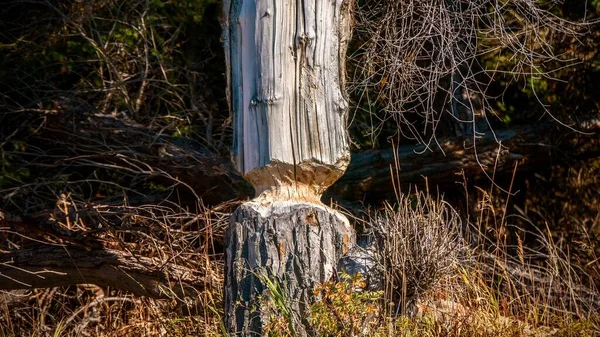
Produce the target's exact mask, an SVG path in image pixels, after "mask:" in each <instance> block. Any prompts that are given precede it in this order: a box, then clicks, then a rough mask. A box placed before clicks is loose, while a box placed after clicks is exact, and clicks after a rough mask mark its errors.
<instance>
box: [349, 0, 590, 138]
mask: <svg viewBox="0 0 600 337" xmlns="http://www.w3.org/2000/svg"><path fill="white" fill-rule="evenodd" d="M559 3H560V0H559V1H537V0H508V1H496V0H427V1H421V0H367V1H364V2H361V5H359V6H358V7H357V9H356V28H355V34H356V36H357V37H356V41H357V42H358V43H359V45H358V46H357V47H356V52H355V53H354V54H353V55H351V57H350V62H351V69H354V74H352V75H351V76H352V77H353V81H352V83H351V85H350V87H349V89H350V92H352V93H353V94H354V95H355V97H356V99H357V100H358V101H357V102H356V103H357V107H358V109H362V110H365V109H366V110H368V112H370V113H371V117H370V118H371V121H370V122H371V124H372V126H373V127H374V130H373V131H372V134H371V135H372V136H374V135H376V134H377V132H378V131H379V130H381V128H382V127H383V124H384V123H385V122H386V121H387V120H389V119H394V120H395V121H396V122H397V123H398V125H399V126H400V131H401V132H403V135H404V136H407V137H409V138H415V139H417V140H418V141H419V142H421V143H430V142H431V141H432V140H434V139H435V134H436V129H437V128H438V125H439V122H440V120H442V118H443V116H442V115H443V113H449V116H451V117H450V118H449V119H450V120H451V121H452V120H454V122H453V123H454V124H455V125H456V128H457V129H456V130H455V131H456V132H457V133H458V134H472V135H476V134H477V132H478V131H480V132H481V131H485V129H486V128H488V127H489V121H488V120H487V117H486V114H488V113H490V112H493V111H492V106H491V103H490V99H491V98H492V97H490V96H489V95H488V93H487V89H488V86H489V84H490V83H491V82H492V81H493V80H494V79H495V78H496V77H499V76H500V75H510V76H509V77H510V78H511V79H512V80H516V79H518V78H519V76H523V77H526V78H529V77H539V78H542V77H544V78H551V77H552V75H553V71H554V70H555V69H557V68H561V67H565V66H566V65H568V64H569V63H573V59H572V56H569V55H561V54H560V52H556V51H555V49H554V47H553V45H552V41H553V40H556V39H559V38H565V37H566V38H570V39H573V40H574V41H577V38H578V37H580V36H581V34H583V32H584V30H585V29H586V28H587V27H589V24H588V23H585V22H584V23H575V22H570V21H568V20H565V19H562V18H560V17H559V16H557V15H556V14H554V13H555V12H556V10H555V6H557V5H558V4H559ZM482 57H486V58H487V59H489V60H492V62H486V64H484V63H483V62H481V60H482ZM542 105H543V104H542ZM379 108H380V109H381V111H375V110H378V109H379ZM546 112H548V111H546ZM428 137H429V138H428Z"/></svg>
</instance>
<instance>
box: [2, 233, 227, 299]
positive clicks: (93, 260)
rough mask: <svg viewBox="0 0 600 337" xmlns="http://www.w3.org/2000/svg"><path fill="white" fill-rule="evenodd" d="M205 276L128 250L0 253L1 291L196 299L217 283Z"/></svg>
mask: <svg viewBox="0 0 600 337" xmlns="http://www.w3.org/2000/svg"><path fill="white" fill-rule="evenodd" d="M216 282H217V280H216V279H213V280H211V279H210V276H208V275H201V272H199V271H194V270H191V269H188V268H185V267H181V266H176V265H172V264H164V263H162V261H159V260H157V259H152V258H148V257H143V256H134V255H132V254H130V253H128V252H124V251H119V250H111V249H103V250H93V251H86V250H84V249H80V248H74V247H71V246H62V245H55V246H50V245H45V246H44V245H39V246H37V247H35V248H31V249H25V250H16V251H11V252H6V253H1V254H0V289H2V290H12V289H33V288H48V287H60V286H69V285H75V284H95V285H98V286H101V287H106V286H110V287H113V288H115V289H119V290H125V291H129V292H131V293H133V294H136V295H140V296H150V297H154V298H179V299H181V298H184V297H189V296H191V297H195V296H197V295H198V293H199V292H200V291H202V289H203V288H204V286H205V285H206V284H211V283H216Z"/></svg>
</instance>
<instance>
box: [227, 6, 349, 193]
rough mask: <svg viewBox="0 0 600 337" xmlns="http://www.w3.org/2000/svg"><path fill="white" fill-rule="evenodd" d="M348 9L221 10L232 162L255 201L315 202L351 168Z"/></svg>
mask: <svg viewBox="0 0 600 337" xmlns="http://www.w3.org/2000/svg"><path fill="white" fill-rule="evenodd" d="M350 3H351V2H350V1H343V0H331V1H299V0H298V1H287V0H269V1H252V0H233V1H226V2H225V4H224V14H225V27H224V29H225V34H224V40H225V54H226V58H227V65H228V82H229V88H230V90H229V92H228V96H229V100H230V106H231V109H232V113H233V118H234V144H233V160H234V162H235V165H236V167H237V169H238V170H239V171H240V172H241V173H242V174H243V175H244V177H245V178H246V179H247V180H248V181H249V182H250V183H251V184H252V185H253V186H254V188H255V190H256V195H260V194H264V196H265V197H268V198H273V199H284V200H291V199H297V200H304V201H312V202H317V203H318V202H319V196H320V195H321V194H322V193H323V191H324V189H325V188H326V187H328V186H329V185H331V184H332V183H333V182H334V181H335V180H336V179H337V178H339V177H340V176H341V175H342V174H343V172H344V170H345V168H346V167H347V165H348V162H349V159H350V154H349V151H348V137H347V131H346V119H347V108H348V103H347V100H346V98H345V97H344V91H343V87H344V76H345V75H344V71H345V70H344V60H345V51H346V45H347V42H348V40H349V37H350V22H351V20H350Z"/></svg>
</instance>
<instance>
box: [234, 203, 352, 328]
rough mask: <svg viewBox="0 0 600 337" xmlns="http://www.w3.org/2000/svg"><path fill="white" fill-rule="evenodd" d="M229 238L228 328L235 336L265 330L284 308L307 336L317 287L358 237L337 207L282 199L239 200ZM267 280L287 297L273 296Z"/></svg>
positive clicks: (328, 276)
mask: <svg viewBox="0 0 600 337" xmlns="http://www.w3.org/2000/svg"><path fill="white" fill-rule="evenodd" d="M226 240H227V241H226V242H227V261H226V273H227V274H226V275H225V279H226V284H225V323H226V326H227V330H228V331H229V332H230V333H231V334H232V335H235V336H254V335H256V336H262V335H263V334H264V333H265V327H266V326H268V325H269V323H270V317H269V313H270V312H273V311H275V312H278V314H281V312H282V311H286V312H289V316H288V317H285V314H283V315H284V319H285V320H288V323H290V324H291V326H292V329H293V330H294V332H295V333H296V335H297V336H306V335H308V334H310V324H309V322H308V319H307V315H308V309H309V307H310V304H312V303H313V302H314V301H315V297H314V294H313V289H314V287H315V286H316V285H318V284H321V283H323V282H325V281H327V280H329V279H330V278H331V276H332V275H334V273H335V272H336V266H337V262H338V260H339V259H340V258H341V256H342V255H344V254H345V253H346V252H347V251H348V250H349V249H350V248H351V247H352V246H353V245H354V243H355V240H356V239H355V234H354V230H353V229H352V228H351V227H350V225H349V224H348V220H347V219H346V218H345V217H344V216H342V215H341V214H339V213H337V212H336V211H333V210H331V209H329V208H327V207H324V206H320V205H316V204H311V203H298V202H284V201H280V202H275V203H272V204H270V205H260V204H258V203H252V202H250V203H246V204H244V205H242V206H240V207H239V208H238V209H237V210H236V211H235V213H234V214H233V215H232V217H231V223H230V227H229V230H228V232H227V237H226ZM267 282H272V283H273V284H275V285H277V286H279V287H280V290H281V295H282V296H283V298H281V297H280V298H279V299H278V298H273V297H274V296H279V295H276V294H272V293H271V292H270V291H269V289H268V287H267V284H266V283H267ZM278 301H279V302H278ZM282 305H283V306H284V308H281V306H282ZM282 309H285V310H282Z"/></svg>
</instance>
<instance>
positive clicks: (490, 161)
mask: <svg viewBox="0 0 600 337" xmlns="http://www.w3.org/2000/svg"><path fill="white" fill-rule="evenodd" d="M576 130H577V131H576ZM599 136H600V118H598V116H591V117H586V118H581V119H580V120H579V121H577V122H574V123H572V124H570V127H569V128H567V127H566V126H563V125H560V124H559V123H557V122H556V121H549V122H544V123H539V124H535V125H527V126H522V127H515V128H512V129H506V130H499V131H496V132H495V133H493V132H491V131H488V132H486V133H485V134H484V135H483V136H479V137H477V138H473V137H458V138H449V139H440V140H439V142H438V143H439V144H431V145H430V146H429V147H427V146H425V145H405V146H400V147H398V148H397V149H396V152H395V153H394V151H393V150H392V149H386V150H371V151H365V152H359V153H354V154H352V159H351V161H350V166H349V167H348V169H347V170H346V173H345V174H344V175H343V176H342V177H341V178H340V179H339V180H338V181H337V182H336V183H335V184H334V185H333V186H331V187H330V188H329V190H328V194H326V196H325V197H326V198H327V197H331V196H332V195H333V196H335V197H337V198H341V199H344V200H352V201H353V200H376V199H379V200H380V199H385V198H390V197H393V196H394V188H395V187H394V182H393V181H392V176H391V172H394V174H396V173H397V174H398V176H397V181H399V183H400V185H401V186H400V187H401V188H408V185H409V184H417V185H424V184H425V182H426V181H427V182H428V183H429V184H430V185H436V184H448V183H454V182H456V181H462V180H463V178H462V174H464V176H465V177H466V178H467V179H469V180H477V179H489V180H490V181H491V180H492V178H493V177H494V176H498V175H499V174H500V173H501V172H509V173H510V174H512V172H513V169H515V164H518V166H517V167H516V169H517V170H520V171H523V170H534V169H539V168H542V167H543V165H549V164H557V163H560V162H563V161H565V160H570V159H577V158H582V157H583V158H590V157H595V156H598V155H599V154H600V137H599ZM396 162H397V163H398V170H397V171H396V166H395V163H396Z"/></svg>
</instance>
